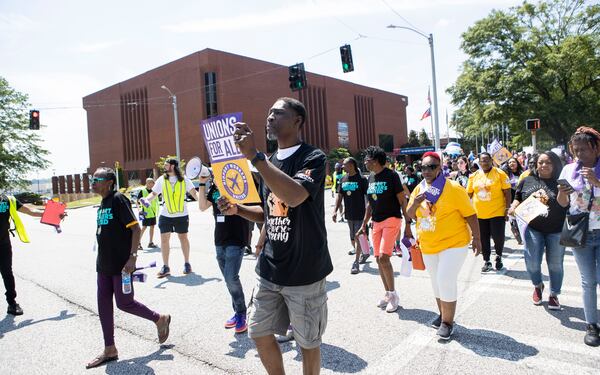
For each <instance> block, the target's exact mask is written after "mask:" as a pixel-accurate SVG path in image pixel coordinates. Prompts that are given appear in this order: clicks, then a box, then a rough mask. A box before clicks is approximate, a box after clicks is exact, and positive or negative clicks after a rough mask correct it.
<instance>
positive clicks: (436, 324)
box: [431, 315, 442, 329]
mask: <svg viewBox="0 0 600 375" xmlns="http://www.w3.org/2000/svg"><path fill="white" fill-rule="evenodd" d="M441 324H442V316H441V315H438V316H437V318H435V320H434V321H433V322H431V326H432V327H433V328H436V329H439V328H440V325H441Z"/></svg>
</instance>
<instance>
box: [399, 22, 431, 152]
mask: <svg viewBox="0 0 600 375" xmlns="http://www.w3.org/2000/svg"><path fill="white" fill-rule="evenodd" d="M388 29H405V30H410V31H412V32H414V33H417V34H419V35H421V36H422V37H424V38H426V39H427V41H428V42H429V50H430V53H431V80H432V82H431V84H432V86H433V121H434V137H433V138H434V145H435V150H436V151H440V150H441V146H440V121H439V118H438V101H437V82H436V79H435V54H434V49H433V34H429V35H427V34H424V33H422V32H420V31H418V30H415V29H413V28H411V27H406V26H396V25H389V26H388Z"/></svg>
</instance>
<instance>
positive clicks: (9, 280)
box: [0, 241, 17, 305]
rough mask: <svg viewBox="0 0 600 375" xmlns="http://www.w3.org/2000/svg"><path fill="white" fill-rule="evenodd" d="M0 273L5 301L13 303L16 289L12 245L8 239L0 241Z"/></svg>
mask: <svg viewBox="0 0 600 375" xmlns="http://www.w3.org/2000/svg"><path fill="white" fill-rule="evenodd" d="M0 274H2V280H4V287H5V288H6V302H8V304H9V305H12V304H14V303H15V299H16V298H17V291H16V290H15V277H14V276H13V272H12V246H11V245H10V241H7V242H0Z"/></svg>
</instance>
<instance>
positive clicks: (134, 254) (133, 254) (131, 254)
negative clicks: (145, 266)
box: [129, 253, 137, 258]
mask: <svg viewBox="0 0 600 375" xmlns="http://www.w3.org/2000/svg"><path fill="white" fill-rule="evenodd" d="M129 255H130V256H132V257H134V258H137V253H129Z"/></svg>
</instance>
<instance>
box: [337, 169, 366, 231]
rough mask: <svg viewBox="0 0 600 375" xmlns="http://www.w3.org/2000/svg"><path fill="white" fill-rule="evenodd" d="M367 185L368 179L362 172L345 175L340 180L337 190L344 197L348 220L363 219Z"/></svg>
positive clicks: (345, 215)
mask: <svg viewBox="0 0 600 375" xmlns="http://www.w3.org/2000/svg"><path fill="white" fill-rule="evenodd" d="M367 187H368V182H367V179H366V178H365V177H363V176H361V175H360V173H356V174H355V175H354V176H350V175H345V176H344V177H342V179H341V180H340V181H339V184H338V185H337V192H338V194H342V197H343V198H344V212H345V214H344V217H345V218H346V220H363V218H364V217H365V206H366V204H365V195H366V194H367Z"/></svg>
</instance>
